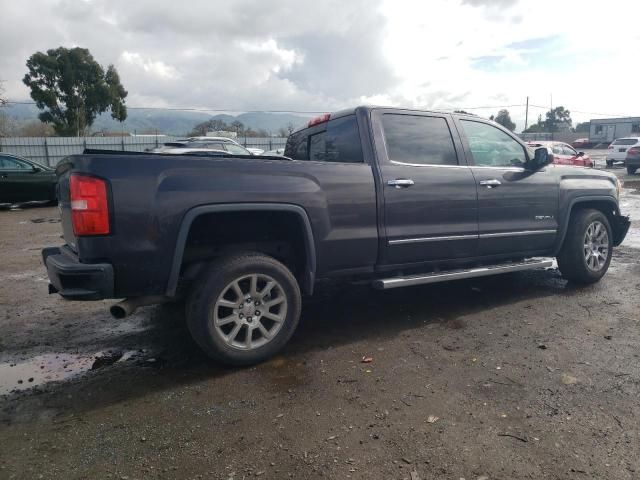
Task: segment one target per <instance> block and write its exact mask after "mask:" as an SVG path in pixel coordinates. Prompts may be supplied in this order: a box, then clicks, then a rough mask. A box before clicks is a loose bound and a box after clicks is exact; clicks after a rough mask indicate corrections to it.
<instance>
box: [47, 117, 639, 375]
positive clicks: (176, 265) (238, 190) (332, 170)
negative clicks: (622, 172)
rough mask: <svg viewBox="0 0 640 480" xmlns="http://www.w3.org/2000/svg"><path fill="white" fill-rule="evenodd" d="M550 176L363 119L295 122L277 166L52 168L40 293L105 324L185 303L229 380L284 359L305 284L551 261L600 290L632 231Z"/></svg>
mask: <svg viewBox="0 0 640 480" xmlns="http://www.w3.org/2000/svg"><path fill="white" fill-rule="evenodd" d="M549 162H550V157H549V156H548V155H547V149H546V148H538V149H537V150H535V155H534V152H533V151H531V150H529V149H528V148H527V146H526V145H525V144H524V143H523V142H522V141H521V140H520V139H518V137H516V136H515V135H513V134H512V133H511V132H509V131H508V130H506V129H504V128H502V127H500V126H498V125H497V124H495V123H493V122H490V121H488V120H484V119H481V118H479V117H476V116H471V115H461V114H449V113H442V112H424V111H412V110H402V109H395V108H376V107H359V108H356V109H351V110H346V111H342V112H338V113H335V114H331V115H324V116H322V117H319V118H317V119H314V120H312V121H310V122H309V124H308V126H307V127H305V128H303V129H300V130H297V131H295V132H293V133H292V134H291V136H290V137H289V139H288V141H287V146H286V150H285V157H259V156H256V157H253V158H252V157H249V156H242V157H238V156H233V155H227V156H226V157H191V156H189V155H180V156H171V155H157V154H138V155H133V154H127V153H121V152H120V153H119V152H113V153H112V154H104V153H102V154H101V153H99V152H92V153H90V154H86V155H74V156H71V157H69V158H67V159H66V160H63V161H62V162H61V163H60V164H59V165H58V167H57V172H58V175H59V178H60V188H59V192H60V205H61V210H62V229H63V233H64V239H65V240H66V245H64V246H62V247H52V248H47V249H45V250H44V251H43V258H44V262H45V264H46V267H47V270H48V275H49V279H50V282H51V285H50V292H57V293H59V294H60V295H62V296H63V297H66V298H69V299H76V300H95V299H103V298H123V297H126V298H128V300H125V301H124V302H121V303H119V304H116V305H114V306H113V307H112V309H111V312H112V314H113V315H114V316H116V317H117V318H122V317H123V316H125V315H127V314H129V313H130V312H132V311H133V310H134V309H135V308H136V307H137V306H140V305H145V304H153V303H161V302H166V301H172V300H175V299H177V298H180V297H184V298H186V317H187V323H188V326H189V329H190V331H191V333H192V335H193V338H194V339H195V341H196V342H197V343H198V344H199V345H200V346H201V347H202V349H203V350H204V351H205V352H206V353H207V354H208V355H210V356H211V357H212V358H215V359H218V360H221V361H223V362H226V363H230V364H237V365H239V364H250V363H255V362H259V361H261V360H264V359H266V358H267V357H269V356H271V355H273V354H274V353H275V352H277V351H278V350H279V349H280V348H282V347H283V346H284V344H285V343H286V342H287V341H288V340H289V338H290V337H291V335H292V334H293V332H294V330H295V329H296V326H297V325H298V320H299V317H300V310H301V305H302V302H301V294H307V295H311V294H312V293H313V291H314V284H315V282H316V280H318V279H336V278H342V279H355V280H360V281H363V280H364V281H369V282H370V283H371V285H372V286H373V287H375V288H379V289H388V288H397V287H404V286H410V285H419V284H427V283H434V282H440V281H446V280H454V279H459V278H471V277H479V276H483V275H492V274H498V273H505V272H514V271H519V270H527V269H532V268H541V267H548V266H550V265H551V264H552V259H551V258H550V257H556V258H557V260H558V265H559V268H560V271H561V273H562V274H563V276H564V277H565V278H567V279H569V280H571V281H574V282H576V283H583V284H585V283H593V282H597V281H598V280H600V278H602V276H603V275H604V274H605V272H606V271H607V269H608V267H609V263H610V262H611V256H612V251H613V247H615V246H617V245H619V244H620V243H621V242H622V240H623V239H624V237H625V235H626V233H627V230H628V228H629V218H628V217H625V216H623V215H621V212H620V209H619V205H618V197H619V192H620V187H621V185H620V182H619V181H618V179H617V178H616V176H615V175H613V174H611V173H609V172H604V171H600V170H595V169H583V168H575V167H571V166H567V167H565V166H557V165H549ZM540 257H544V258H540ZM327 312H328V314H330V310H327Z"/></svg>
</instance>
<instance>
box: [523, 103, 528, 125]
mask: <svg viewBox="0 0 640 480" xmlns="http://www.w3.org/2000/svg"><path fill="white" fill-rule="evenodd" d="M528 125H529V97H527V109H526V110H525V112H524V130H523V132H526V131H527V126H528Z"/></svg>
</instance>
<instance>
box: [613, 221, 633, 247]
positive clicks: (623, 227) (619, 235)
mask: <svg viewBox="0 0 640 480" xmlns="http://www.w3.org/2000/svg"><path fill="white" fill-rule="evenodd" d="M630 225H631V221H630V220H629V217H624V216H622V215H618V216H616V217H614V224H613V225H612V226H611V227H612V228H613V246H614V247H617V246H618V245H620V244H621V243H622V241H623V240H624V237H626V236H627V232H628V231H629V226H630Z"/></svg>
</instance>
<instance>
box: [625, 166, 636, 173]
mask: <svg viewBox="0 0 640 480" xmlns="http://www.w3.org/2000/svg"><path fill="white" fill-rule="evenodd" d="M637 169H638V167H630V166H629V165H627V173H628V174H629V175H634V174H635V173H636V170H637Z"/></svg>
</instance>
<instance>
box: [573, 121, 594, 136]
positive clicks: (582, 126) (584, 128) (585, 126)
mask: <svg viewBox="0 0 640 480" xmlns="http://www.w3.org/2000/svg"><path fill="white" fill-rule="evenodd" d="M590 128H591V122H578V124H577V125H576V132H577V133H583V132H584V133H587V132H589V129H590Z"/></svg>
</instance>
